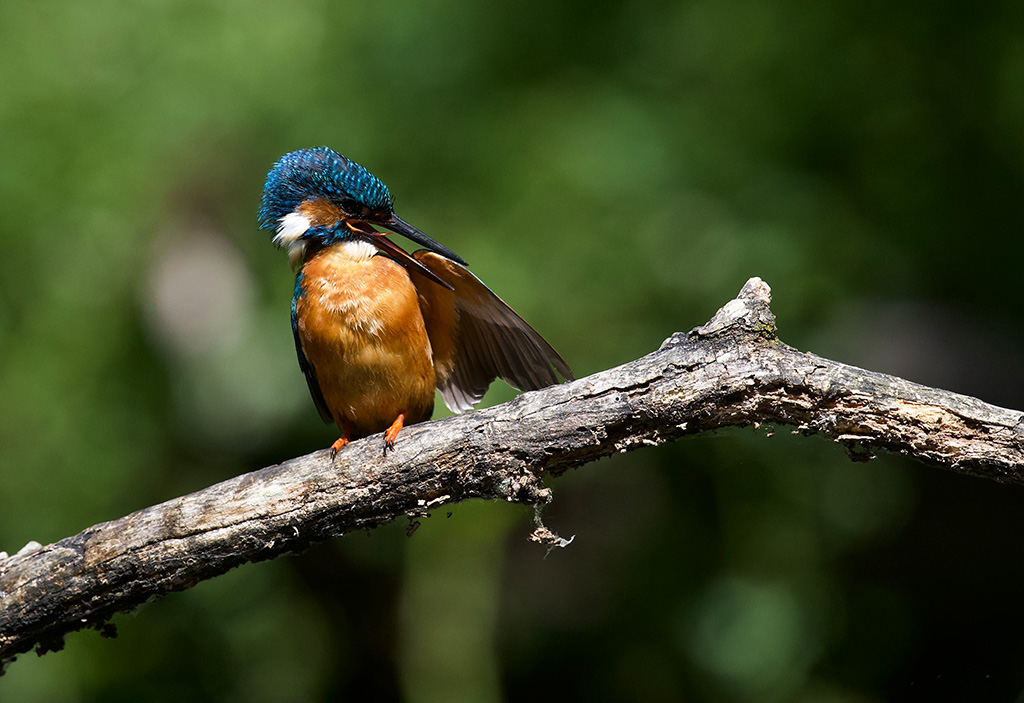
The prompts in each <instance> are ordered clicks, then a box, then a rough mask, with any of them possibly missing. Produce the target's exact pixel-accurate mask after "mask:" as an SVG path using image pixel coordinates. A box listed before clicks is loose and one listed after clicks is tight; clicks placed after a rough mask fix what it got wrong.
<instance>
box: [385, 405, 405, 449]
mask: <svg viewBox="0 0 1024 703" xmlns="http://www.w3.org/2000/svg"><path fill="white" fill-rule="evenodd" d="M404 423H405V413H401V414H399V416H398V417H396V418H395V421H394V422H392V423H391V427H389V428H388V429H387V430H386V431H385V432H384V456H387V455H388V450H389V449H392V450H393V449H394V448H395V440H396V439H398V433H399V432H400V431H401V429H402V426H403V425H404Z"/></svg>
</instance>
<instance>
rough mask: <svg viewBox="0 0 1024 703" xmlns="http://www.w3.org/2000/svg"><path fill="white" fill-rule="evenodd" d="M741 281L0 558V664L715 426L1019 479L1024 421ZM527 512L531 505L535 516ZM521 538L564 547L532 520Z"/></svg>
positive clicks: (538, 501) (538, 494)
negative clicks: (862, 358) (328, 546)
mask: <svg viewBox="0 0 1024 703" xmlns="http://www.w3.org/2000/svg"><path fill="white" fill-rule="evenodd" d="M769 295H770V291H769V289H768V286H767V285H766V284H765V283H763V282H762V281H761V280H760V279H757V278H753V279H751V280H750V281H748V282H747V284H746V285H745V286H744V287H743V290H742V291H740V295H739V296H738V297H737V298H736V299H735V300H732V301H730V302H729V303H727V304H726V305H725V306H724V307H723V308H722V309H721V310H719V311H718V313H717V314H716V315H715V317H714V318H712V320H711V321H710V322H708V323H707V324H706V325H703V326H702V327H698V328H696V329H694V330H692V331H691V332H690V333H689V334H682V333H676V334H674V335H673V336H672V337H670V338H669V339H667V340H666V341H665V342H664V343H663V344H662V346H661V348H660V349H658V350H657V351H655V352H653V353H651V354H648V355H647V356H644V357H642V358H640V359H637V360H636V361H632V362H630V363H628V364H624V365H623V366H619V367H617V368H614V369H610V370H608V371H603V372H601V373H597V374H594V375H592V376H588V377H587V378H583V379H580V380H578V381H574V382H572V383H566V384H562V385H560V386H554V387H551V388H547V389H544V390H542V391H537V392H533V393H525V394H523V395H521V396H519V397H517V398H515V399H514V400H512V401H510V402H508V403H505V404H503V405H500V406H497V407H493V408H489V409H486V410H481V411H477V412H472V413H469V414H466V415H460V416H455V417H450V418H445V419H443V420H438V421H435V422H430V423H423V424H420V425H416V426H413V427H410V428H407V429H405V430H403V432H402V435H401V436H400V438H399V440H398V444H397V446H396V448H395V450H394V451H393V452H390V453H389V454H388V455H387V456H383V455H382V453H381V446H382V440H381V438H380V436H373V437H369V438H367V439H365V440H361V441H358V442H354V443H352V444H351V445H349V446H347V447H345V448H344V449H343V450H342V451H341V452H339V454H338V456H337V458H336V459H335V460H334V461H333V462H332V461H331V459H330V457H329V454H328V453H327V451H319V452H315V453H313V454H309V455H307V456H303V457H299V458H296V459H292V460H290V461H287V462H284V463H282V464H279V465H276V466H271V467H267V468H264V469H260V470H258V471H254V472H252V473H249V474H245V475H242V476H238V477H236V478H233V479H230V480H228V481H224V482H223V483H219V484H217V485H214V486H210V487H209V488H206V489H203V490H201V491H198V492H196V493H193V494H191V495H187V496H182V497H180V498H175V499H173V500H169V501H167V502H165V503H161V504H160V505H155V506H152V507H150V508H146V509H144V510H140V511H138V512H135V513H132V514H131V515H128V516H126V517H123V518H120V519H118V520H114V521H111V522H105V523H101V524H98V525H94V526H93V527H90V528H88V529H86V530H84V531H82V532H80V533H79V534H77V535H74V536H72V537H68V538H66V539H63V540H61V541H60V542H57V543H55V544H49V545H46V546H40V545H38V544H35V543H32V544H30V545H28V546H27V547H26V548H25V549H23V550H22V551H21V552H19V553H18V554H15V555H13V556H7V555H6V554H3V553H0V662H2V663H3V664H5V665H6V664H7V663H9V662H10V661H11V660H13V659H14V657H15V656H16V655H17V654H19V653H22V652H26V651H29V650H30V649H32V648H35V649H36V650H37V651H38V652H39V653H43V652H46V651H50V650H56V649H60V648H61V647H62V646H63V637H64V635H65V634H66V633H68V632H71V631H74V630H79V629H83V628H96V629H100V630H101V632H104V633H105V634H109V632H110V629H109V628H110V626H109V625H107V622H108V620H109V619H110V618H111V616H113V615H114V614H115V613H117V612H122V611H129V610H131V609H133V608H135V607H136V606H138V605H139V604H141V603H143V602H145V601H146V600H149V599H150V598H153V597H155V596H160V595H162V594H165V593H168V592H170V591H180V590H184V589H187V588H190V587H192V586H194V585H195V584H197V583H199V582H200V581H202V580H204V579H208V578H212V577H214V576H217V575H219V574H222V573H224V572H226V571H228V570H229V569H231V568H233V567H235V566H239V565H241V564H244V563H246V562H250V561H262V560H264V559H272V558H274V557H277V556H280V555H282V554H286V553H289V552H298V551H302V550H303V549H305V548H307V547H309V546H310V545H312V544H314V543H316V542H320V541H323V540H326V539H330V538H331V537H337V536H339V535H343V534H345V533H347V532H352V531H355V530H363V529H369V528H373V527H376V526H377V525H380V524H382V523H385V522H389V521H391V520H394V519H395V518H397V517H401V516H405V515H408V516H421V515H425V514H426V513H427V512H428V511H429V510H431V509H434V508H437V507H439V506H442V505H446V504H448V503H455V502H458V501H462V500H466V499H467V498H488V499H498V500H505V501H509V502H515V503H522V504H525V505H532V506H535V507H537V508H538V509H539V507H541V506H543V505H544V504H546V503H547V502H548V501H550V499H551V494H550V491H549V490H548V489H547V488H545V487H544V486H543V485H542V480H543V478H544V477H545V476H547V475H552V476H557V475H559V474H561V473H563V472H565V471H567V470H568V469H570V468H573V467H577V466H581V465H583V464H586V463H587V462H590V461H592V460H594V459H597V458H599V457H602V456H606V455H608V454H611V453H613V452H626V451H630V450H632V449H636V448H639V447H644V446H653V445H658V444H662V443H663V442H667V441H670V440H674V439H676V438H678V437H681V436H683V435H692V434H697V433H700V432H704V431H706V430H713V429H718V428H722V427H732V426H748V425H757V424H760V423H772V424H780V425H792V426H795V427H796V428H798V430H800V431H802V432H803V433H804V434H808V435H810V434H822V435H825V436H826V437H829V438H831V439H833V440H834V441H836V442H841V443H842V444H844V445H845V446H846V447H847V449H848V451H849V453H850V456H851V458H853V459H855V460H866V459H869V458H871V456H872V455H873V454H874V452H876V451H878V450H886V451H891V452H897V453H901V454H905V455H907V456H911V457H914V458H916V459H919V460H921V461H924V462H928V463H931V464H934V465H938V466H943V467H945V468H948V469H952V470H954V471H959V472H962V473H966V474H971V475H977V476H984V477H987V478H991V479H995V480H997V481H1007V482H1014V483H1024V414H1022V413H1021V412H1018V411H1014V410H1006V409H1003V408H998V407H995V406H992V405H988V404H987V403H983V402H982V401H980V400H977V399H975V398H970V397H967V396H963V395H958V394H955V393H949V392H947V391H942V390H938V389H934V388H928V387H925V386H921V385H918V384H914V383H910V382H908V381H905V380H902V379H899V378H895V377H893V376H886V375H884V374H879V373H874V372H871V371H865V370H863V369H858V368H855V367H852V366H847V365H845V364H840V363H837V362H834V361H830V360H828V359H823V358H821V357H818V356H815V355H813V354H808V353H805V352H800V351H798V350H796V349H793V348H791V347H788V346H786V345H785V344H783V343H781V342H780V341H779V339H778V337H777V336H776V333H775V319H774V316H773V315H772V313H771V310H770V309H769V303H770V298H769ZM538 514H539V512H538ZM531 539H534V540H535V541H539V542H542V543H545V544H548V545H552V546H564V544H565V542H564V541H563V540H560V538H559V537H558V536H557V535H555V534H553V533H551V532H550V531H549V530H547V528H545V527H544V526H543V525H542V524H541V523H540V521H539V518H538V521H537V529H536V530H535V531H534V533H533V535H532V537H531Z"/></svg>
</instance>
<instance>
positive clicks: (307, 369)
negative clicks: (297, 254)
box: [292, 273, 334, 424]
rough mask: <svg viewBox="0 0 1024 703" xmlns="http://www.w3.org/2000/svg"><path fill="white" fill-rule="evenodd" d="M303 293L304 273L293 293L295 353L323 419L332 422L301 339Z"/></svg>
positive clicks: (296, 278)
mask: <svg viewBox="0 0 1024 703" xmlns="http://www.w3.org/2000/svg"><path fill="white" fill-rule="evenodd" d="M301 295H302V274H301V273H300V274H299V275H298V276H296V277H295V293H294V294H293V295H292V336H293V337H294V338H295V353H296V354H297V355H298V357H299V368H300V369H302V375H303V376H305V377H306V384H307V385H308V386H309V394H310V395H311V396H313V403H314V404H315V405H316V409H317V411H318V412H319V413H320V417H321V418H322V419H323V421H324V422H326V423H327V424H330V423H332V422H334V418H332V417H331V411H330V410H328V409H327V401H325V400H324V394H323V391H321V390H320V383H319V382H318V381H317V380H316V371H315V370H314V369H313V365H312V364H310V363H309V359H307V358H306V354H305V352H303V351H302V341H301V340H300V339H299V320H298V313H297V309H298V302H299V296H301Z"/></svg>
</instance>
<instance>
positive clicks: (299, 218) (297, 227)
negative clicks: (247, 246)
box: [274, 212, 310, 268]
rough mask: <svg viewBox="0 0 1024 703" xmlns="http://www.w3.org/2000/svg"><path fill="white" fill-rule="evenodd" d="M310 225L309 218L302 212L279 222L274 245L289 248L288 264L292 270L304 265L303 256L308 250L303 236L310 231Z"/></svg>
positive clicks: (290, 213) (286, 216)
mask: <svg viewBox="0 0 1024 703" xmlns="http://www.w3.org/2000/svg"><path fill="white" fill-rule="evenodd" d="M309 225H310V222H309V218H308V217H306V216H305V215H303V214H302V213H301V212H289V213H288V214H287V215H285V216H284V217H282V218H281V219H280V220H279V221H278V225H277V234H275V235H274V244H276V245H277V246H279V247H287V248H288V263H289V264H291V265H292V268H295V267H296V266H298V265H299V264H300V263H302V254H303V252H304V251H305V250H306V243H305V242H304V241H302V235H304V234H305V233H306V230H308V229H309Z"/></svg>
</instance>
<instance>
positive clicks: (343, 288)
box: [259, 147, 573, 458]
mask: <svg viewBox="0 0 1024 703" xmlns="http://www.w3.org/2000/svg"><path fill="white" fill-rule="evenodd" d="M259 226H260V229H265V230H270V231H272V232H273V242H274V244H276V245H277V246H278V247H280V248H285V249H287V251H288V260H289V262H290V263H291V266H292V268H293V269H294V270H295V271H296V277H295V289H294V293H293V295H292V307H291V322H292V334H293V335H294V337H295V351H296V353H297V354H298V357H299V368H300V369H301V370H302V373H303V374H304V375H305V377H306V382H307V384H308V385H309V392H310V395H312V396H313V402H314V403H315V404H316V408H317V410H318V411H319V412H320V417H321V418H322V419H323V420H324V422H325V423H328V424H329V423H331V422H333V423H334V424H336V425H337V426H338V429H339V430H340V431H341V437H340V438H339V439H338V440H337V441H336V442H334V443H333V444H332V445H331V456H332V458H333V457H334V456H335V455H336V454H337V452H338V450H339V449H341V448H342V447H344V446H345V445H346V444H348V443H349V442H350V441H351V440H355V439H359V438H361V437H366V436H368V435H371V434H376V433H378V432H384V453H385V454H386V453H387V452H388V450H389V449H393V448H394V445H395V440H396V439H397V437H398V433H399V431H400V430H401V429H402V427H403V426H405V425H410V424H413V423H417V422H422V421H424V420H428V419H430V416H431V414H432V413H433V410H434V389H435V388H436V389H437V390H438V391H440V393H441V398H442V399H443V400H444V403H445V405H447V406H448V408H449V409H450V410H451V411H452V412H454V413H462V412H466V411H468V410H472V409H473V408H474V407H475V406H476V404H477V403H479V402H480V399H481V398H482V397H483V395H484V393H485V392H486V390H487V388H488V387H489V386H490V384H491V382H492V381H494V379H495V378H498V377H500V378H502V379H504V380H505V381H506V382H507V383H508V384H509V385H511V386H513V387H514V388H516V389H517V390H521V391H528V390H536V389H539V388H544V387H546V386H550V385H554V384H556V383H558V382H559V381H558V376H557V375H556V374H555V371H556V370H557V371H558V373H560V374H561V375H562V377H563V378H565V379H567V380H572V379H573V374H572V371H571V370H570V369H569V365H568V364H566V363H565V360H563V359H562V357H561V356H560V355H559V354H558V352H557V351H555V349H554V348H553V347H552V346H551V345H550V344H548V342H547V341H545V339H544V338H543V337H541V336H540V334H538V333H537V332H536V331H535V330H534V329H533V328H532V327H530V325H529V324H527V323H526V321H525V320H523V318H521V317H520V316H519V315H517V314H516V313H515V311H513V310H512V308H510V307H509V306H508V305H506V304H505V303H504V301H502V300H501V299H500V298H499V297H498V296H497V295H495V294H494V293H493V292H491V290H490V289H489V288H488V287H487V286H485V285H484V284H483V283H482V282H481V281H480V279H478V278H477V277H476V276H475V275H473V274H472V273H471V272H470V271H469V269H468V268H466V266H467V264H466V262H465V261H464V260H463V259H462V258H461V257H459V256H458V255H457V254H456V253H455V252H453V251H452V250H450V249H448V248H447V247H445V246H443V245H441V244H440V243H438V242H436V241H435V240H433V239H431V238H430V237H428V236H427V235H426V234H424V233H423V232H421V231H420V230H418V229H416V228H415V227H413V226H412V225H410V224H409V223H407V222H406V221H405V220H403V219H401V218H400V217H399V216H398V215H396V214H395V212H394V200H393V199H392V197H391V193H390V191H388V188H387V186H385V185H384V183H382V182H381V181H380V179H378V178H377V177H376V176H374V175H373V174H372V173H370V172H369V171H367V170H366V169H365V168H363V167H362V166H360V165H359V164H357V163H356V162H354V161H352V160H351V159H348V158H346V157H344V156H342V155H341V154H339V153H337V152H336V151H333V150H332V149H329V148H327V147H318V148H313V149H301V150H299V151H293V152H291V153H289V154H285V155H284V156H282V157H281V158H280V159H279V160H278V162H277V163H275V164H274V166H273V168H271V169H270V172H269V173H268V174H267V180H266V183H265V184H264V187H263V198H262V201H261V204H260V210H259ZM378 228H382V229H386V230H390V231H391V232H393V233H396V234H399V235H401V236H403V237H405V238H407V239H409V240H410V241H412V242H414V243H416V244H419V245H421V246H423V247H425V248H423V249H419V250H417V251H414V252H412V254H409V253H407V252H406V251H405V250H404V249H402V248H401V247H399V246H398V245H397V244H395V243H394V242H392V241H391V240H389V239H388V238H387V232H381V231H379V230H378Z"/></svg>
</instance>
